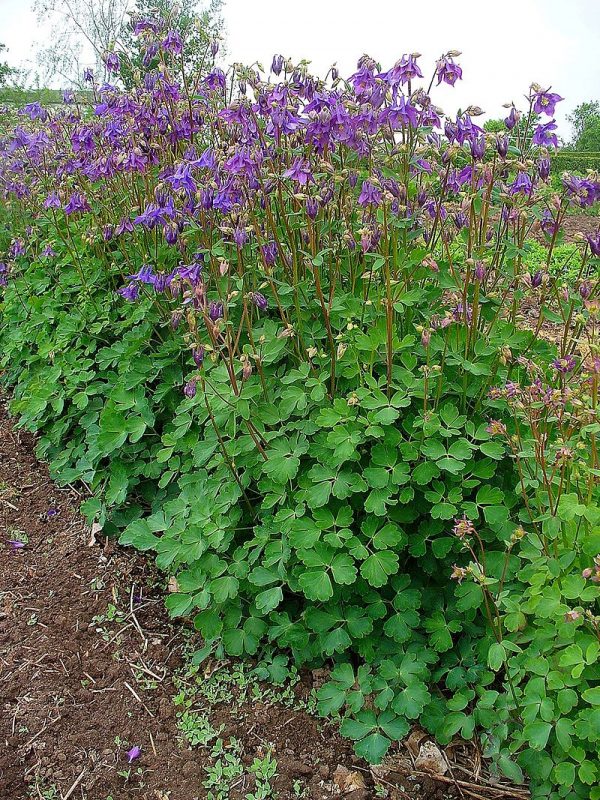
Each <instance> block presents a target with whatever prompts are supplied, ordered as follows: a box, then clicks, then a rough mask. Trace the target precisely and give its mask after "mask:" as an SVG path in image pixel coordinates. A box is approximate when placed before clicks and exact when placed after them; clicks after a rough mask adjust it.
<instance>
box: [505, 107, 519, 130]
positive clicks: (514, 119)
mask: <svg viewBox="0 0 600 800" xmlns="http://www.w3.org/2000/svg"><path fill="white" fill-rule="evenodd" d="M520 119H521V115H520V113H519V112H518V111H517V109H516V108H515V107H514V106H512V108H511V109H510V114H509V115H508V117H506V119H505V120H504V124H505V125H506V127H507V128H508V130H509V131H512V129H513V128H514V127H515V125H517V124H518V122H519V120H520Z"/></svg>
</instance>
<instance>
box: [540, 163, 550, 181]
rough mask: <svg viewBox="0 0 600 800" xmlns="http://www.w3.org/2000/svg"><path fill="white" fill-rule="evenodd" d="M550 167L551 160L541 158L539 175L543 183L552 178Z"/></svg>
mask: <svg viewBox="0 0 600 800" xmlns="http://www.w3.org/2000/svg"><path fill="white" fill-rule="evenodd" d="M550 166H551V165H550V159H549V158H546V157H544V158H540V159H539V161H538V162H537V170H538V175H539V176H540V178H541V179H542V180H543V181H545V180H547V179H548V178H549V177H550Z"/></svg>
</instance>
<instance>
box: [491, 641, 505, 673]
mask: <svg viewBox="0 0 600 800" xmlns="http://www.w3.org/2000/svg"><path fill="white" fill-rule="evenodd" d="M505 660H506V651H505V649H504V647H503V645H502V644H501V643H500V642H494V644H492V645H490V649H489V650H488V657H487V663H488V667H489V668H490V669H493V670H494V672H498V670H499V669H500V668H501V667H502V664H504V662H505Z"/></svg>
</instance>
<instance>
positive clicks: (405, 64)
mask: <svg viewBox="0 0 600 800" xmlns="http://www.w3.org/2000/svg"><path fill="white" fill-rule="evenodd" d="M382 77H385V79H386V80H387V82H388V83H389V84H390V85H391V86H396V85H397V84H398V83H402V84H404V83H408V81H412V80H413V79H414V78H422V77H423V73H422V72H421V68H420V67H419V65H418V64H417V56H414V55H409V56H407V55H403V56H402V58H401V59H400V61H397V62H396V63H395V64H394V66H393V67H392V68H391V69H390V70H389V71H388V72H386V73H385V76H382Z"/></svg>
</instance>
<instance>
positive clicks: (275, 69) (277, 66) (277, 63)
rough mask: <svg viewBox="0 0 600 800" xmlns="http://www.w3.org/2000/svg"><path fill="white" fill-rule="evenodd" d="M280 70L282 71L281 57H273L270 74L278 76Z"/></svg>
mask: <svg viewBox="0 0 600 800" xmlns="http://www.w3.org/2000/svg"><path fill="white" fill-rule="evenodd" d="M282 69H283V56H280V55H274V56H273V61H271V72H272V73H273V74H274V75H280V74H281V70H282Z"/></svg>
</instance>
